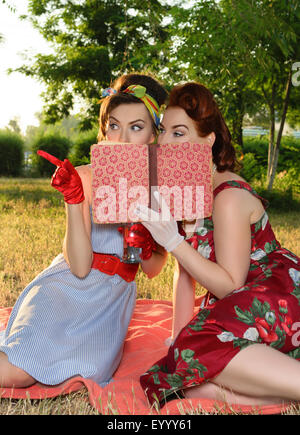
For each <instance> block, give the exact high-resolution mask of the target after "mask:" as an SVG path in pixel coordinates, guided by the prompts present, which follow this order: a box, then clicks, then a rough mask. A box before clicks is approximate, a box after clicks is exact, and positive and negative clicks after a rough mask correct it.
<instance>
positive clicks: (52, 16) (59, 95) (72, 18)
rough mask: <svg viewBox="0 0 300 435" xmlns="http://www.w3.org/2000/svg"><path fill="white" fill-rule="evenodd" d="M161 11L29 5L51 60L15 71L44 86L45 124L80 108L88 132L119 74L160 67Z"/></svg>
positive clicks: (95, 1) (114, 3)
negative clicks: (103, 91) (49, 46)
mask: <svg viewBox="0 0 300 435" xmlns="http://www.w3.org/2000/svg"><path fill="white" fill-rule="evenodd" d="M165 10H166V8H163V7H162V5H161V3H160V1H159V0H147V1H144V2H140V1H138V0H125V1H124V0H29V11H30V15H29V19H30V20H31V21H32V23H33V24H34V26H35V27H36V28H37V29H38V30H39V31H40V33H41V34H42V35H43V37H44V38H45V39H47V40H48V41H49V42H50V43H51V44H52V47H53V54H48V55H43V54H39V55H37V56H35V62H34V63H32V64H31V65H24V66H22V67H21V68H19V69H18V71H21V72H23V73H25V74H26V75H29V76H33V77H36V78H37V79H38V80H40V81H42V82H44V83H45V84H46V91H45V93H44V94H43V98H44V101H45V107H44V110H45V114H46V118H47V121H48V122H50V123H51V122H55V121H57V120H58V119H62V118H65V117H67V116H68V115H69V114H70V112H71V110H72V109H73V108H74V105H75V103H78V102H80V103H81V105H82V107H83V109H84V110H83V113H82V127H83V128H86V129H88V128H91V127H92V125H93V122H94V121H95V120H96V118H97V112H98V111H99V105H98V100H99V97H100V91H101V88H103V87H107V86H108V85H109V84H110V82H111V80H113V79H114V78H116V77H117V76H118V75H119V74H120V73H121V72H122V73H123V72H126V71H130V70H133V69H136V70H143V69H147V68H148V69H152V71H153V69H156V68H159V67H160V66H161V65H163V63H164V55H163V51H162V44H163V42H164V41H165V39H166V36H167V33H166V31H165V30H164V28H163V27H162V26H161V21H162V18H163V14H164V11H165ZM27 18H28V17H27Z"/></svg>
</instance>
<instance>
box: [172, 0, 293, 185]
mask: <svg viewBox="0 0 300 435" xmlns="http://www.w3.org/2000/svg"><path fill="white" fill-rule="evenodd" d="M172 16H173V25H172V32H173V47H172V50H173V58H171V61H170V75H174V76H175V77H176V78H178V79H179V80H180V77H182V78H183V79H186V78H188V79H192V80H193V79H195V80H198V81H202V82H203V83H204V84H206V85H207V86H208V87H209V88H210V89H211V90H212V91H213V92H214V93H215V95H216V97H217V99H218V100H219V102H220V105H221V108H222V111H223V113H224V115H225V118H226V120H227V122H228V123H229V125H230V127H231V131H232V134H233V139H234V140H235V142H237V143H239V144H240V145H241V146H242V125H243V119H244V115H245V114H246V113H247V114H250V115H253V114H255V113H256V112H258V111H261V110H265V108H267V110H268V113H269V123H270V143H269V151H268V174H267V175H268V188H269V189H272V185H273V181H274V177H275V173H276V168H277V164H278V156H279V150H280V143H281V138H282V132H283V127H284V123H285V120H286V115H287V111H288V107H289V103H290V98H291V94H292V92H293V91H294V90H292V66H293V64H294V62H295V61H296V60H297V59H298V58H300V41H299V39H300V19H299V18H300V4H299V1H298V0H291V1H289V2H286V1H284V0H260V1H254V0H220V1H217V0H204V1H201V2H196V3H195V4H194V5H193V6H191V7H190V8H185V7H182V5H181V4H180V3H179V2H178V3H177V4H176V5H175V6H174V8H173V9H172ZM276 115H277V117H278V119H279V121H280V127H279V131H278V134H277V138H276V140H275V120H276Z"/></svg>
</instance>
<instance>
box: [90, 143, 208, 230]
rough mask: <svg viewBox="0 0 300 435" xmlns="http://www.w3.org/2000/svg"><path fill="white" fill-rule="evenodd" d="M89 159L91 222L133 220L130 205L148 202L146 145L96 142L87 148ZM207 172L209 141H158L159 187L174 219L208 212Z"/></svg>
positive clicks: (196, 217)
mask: <svg viewBox="0 0 300 435" xmlns="http://www.w3.org/2000/svg"><path fill="white" fill-rule="evenodd" d="M91 164H92V212H93V220H94V222H96V223H119V222H137V221H138V220H137V218H136V217H135V215H134V213H133V212H134V209H135V205H136V204H137V203H138V202H141V203H144V204H145V205H149V190H150V188H149V157H148V145H136V144H120V143H116V144H114V143H111V142H101V143H99V144H96V145H92V147H91ZM211 171H212V154H211V145H208V144H191V143H188V142H186V143H184V144H167V145H162V146H161V145H158V147H157V180H158V186H159V191H160V193H161V194H162V195H163V196H164V198H165V200H166V202H167V204H168V205H169V207H170V210H171V213H172V215H173V216H174V218H175V219H176V220H183V219H187V220H193V219H200V218H203V217H207V216H210V215H211V212H212V199H213V198H212V176H211Z"/></svg>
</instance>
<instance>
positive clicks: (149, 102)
mask: <svg viewBox="0 0 300 435" xmlns="http://www.w3.org/2000/svg"><path fill="white" fill-rule="evenodd" d="M146 91H147V89H146V88H145V86H141V85H130V86H128V88H126V89H125V90H124V91H121V92H124V93H125V94H131V95H133V96H134V97H137V98H138V99H139V100H141V101H142V102H143V103H144V104H145V106H146V108H147V109H148V111H149V113H150V115H151V118H152V119H153V121H154V124H155V125H156V127H157V128H158V126H159V123H160V119H159V105H158V103H157V101H156V100H155V99H154V98H153V97H151V95H149V94H147V93H146ZM116 93H117V91H116V90H115V89H113V88H106V89H104V90H103V91H102V97H109V96H111V95H114V94H116Z"/></svg>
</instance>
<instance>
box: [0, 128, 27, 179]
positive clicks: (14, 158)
mask: <svg viewBox="0 0 300 435" xmlns="http://www.w3.org/2000/svg"><path fill="white" fill-rule="evenodd" d="M23 160H24V142H23V139H22V138H21V136H19V135H18V134H16V133H12V132H10V131H9V130H1V131H0V175H5V176H12V177H16V176H18V175H20V174H21V171H22V165H23Z"/></svg>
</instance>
